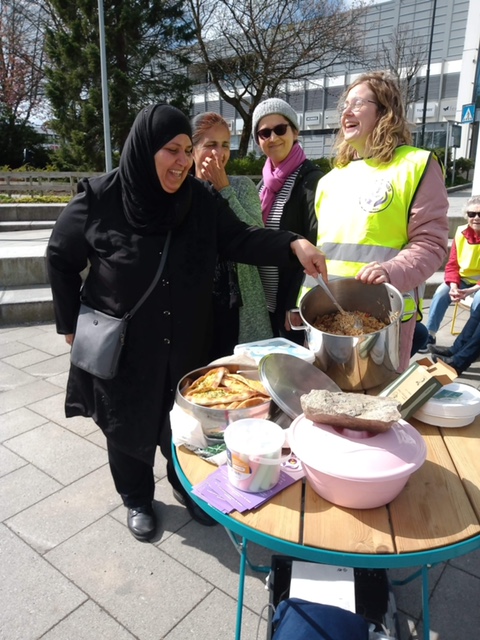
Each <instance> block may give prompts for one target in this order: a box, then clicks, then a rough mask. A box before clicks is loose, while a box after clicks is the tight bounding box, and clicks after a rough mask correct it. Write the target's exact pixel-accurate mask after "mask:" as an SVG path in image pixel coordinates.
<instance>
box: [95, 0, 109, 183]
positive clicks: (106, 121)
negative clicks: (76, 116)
mask: <svg viewBox="0 0 480 640" xmlns="http://www.w3.org/2000/svg"><path fill="white" fill-rule="evenodd" d="M98 30H99V34H100V70H101V80H102V107H103V138H104V148H105V171H107V172H108V171H111V170H112V149H111V142H110V114H109V110H108V77H107V54H106V46H105V21H104V17H103V0H98Z"/></svg>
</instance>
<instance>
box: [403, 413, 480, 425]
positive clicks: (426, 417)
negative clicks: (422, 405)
mask: <svg viewBox="0 0 480 640" xmlns="http://www.w3.org/2000/svg"><path fill="white" fill-rule="evenodd" d="M414 417H415V418H416V419H417V420H421V422H425V423H426V424H433V425H434V426H435V427H443V428H447V429H456V428H458V427H466V426H467V425H469V424H472V422H473V421H474V420H475V416H461V417H460V418H441V417H439V416H432V415H430V414H429V413H424V412H423V411H422V410H421V409H419V410H418V411H417V412H416V414H415V416H414Z"/></svg>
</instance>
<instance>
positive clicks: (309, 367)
mask: <svg viewBox="0 0 480 640" xmlns="http://www.w3.org/2000/svg"><path fill="white" fill-rule="evenodd" d="M258 371H259V374H260V380H261V381H262V382H263V384H264V386H265V388H266V389H267V391H268V392H269V394H270V395H271V397H272V398H273V401H274V402H275V403H276V404H277V405H278V406H279V407H280V409H281V410H282V411H283V412H284V413H286V414H287V416H288V417H289V418H291V419H292V420H293V419H295V418H296V417H297V416H299V415H301V414H302V413H303V411H302V406H301V404H300V397H301V396H303V394H304V393H310V391H311V390H312V389H326V390H327V391H341V389H340V387H339V386H338V385H337V384H335V382H334V381H333V380H332V379H331V378H329V377H328V376H327V375H326V374H325V373H323V371H320V369H318V368H317V367H315V366H314V365H313V364H310V363H309V362H305V361H304V360H302V359H301V358H296V357H295V356H292V355H289V354H286V353H270V354H268V355H266V356H264V357H263V358H262V359H261V360H260V363H259V365H258Z"/></svg>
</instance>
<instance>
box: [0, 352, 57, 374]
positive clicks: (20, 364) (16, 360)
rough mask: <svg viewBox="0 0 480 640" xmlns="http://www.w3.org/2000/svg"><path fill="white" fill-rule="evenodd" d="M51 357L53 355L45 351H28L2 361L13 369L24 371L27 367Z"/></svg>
mask: <svg viewBox="0 0 480 640" xmlns="http://www.w3.org/2000/svg"><path fill="white" fill-rule="evenodd" d="M51 357H52V356H51V354H49V353H45V351H39V350H38V349H28V350H27V351H22V352H21V353H16V354H15V355H11V356H8V357H7V358H3V359H2V360H3V362H5V363H6V364H8V365H10V366H12V367H16V368H17V369H24V368H25V367H28V366H30V365H32V364H37V362H42V360H48V359H49V358H51Z"/></svg>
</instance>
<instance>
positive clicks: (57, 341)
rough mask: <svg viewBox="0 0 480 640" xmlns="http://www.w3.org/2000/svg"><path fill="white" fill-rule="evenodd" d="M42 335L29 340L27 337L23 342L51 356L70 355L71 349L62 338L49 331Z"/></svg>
mask: <svg viewBox="0 0 480 640" xmlns="http://www.w3.org/2000/svg"><path fill="white" fill-rule="evenodd" d="M42 334H43V335H36V336H32V337H30V338H28V337H27V338H25V339H24V340H23V342H24V343H25V344H29V345H30V346H32V347H35V348H36V349H41V350H42V351H45V353H49V354H51V355H52V356H59V355H62V354H65V353H67V354H68V353H70V349H71V347H70V345H68V344H67V343H66V342H65V338H64V336H61V335H58V334H57V333H52V332H51V331H44V332H42Z"/></svg>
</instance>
